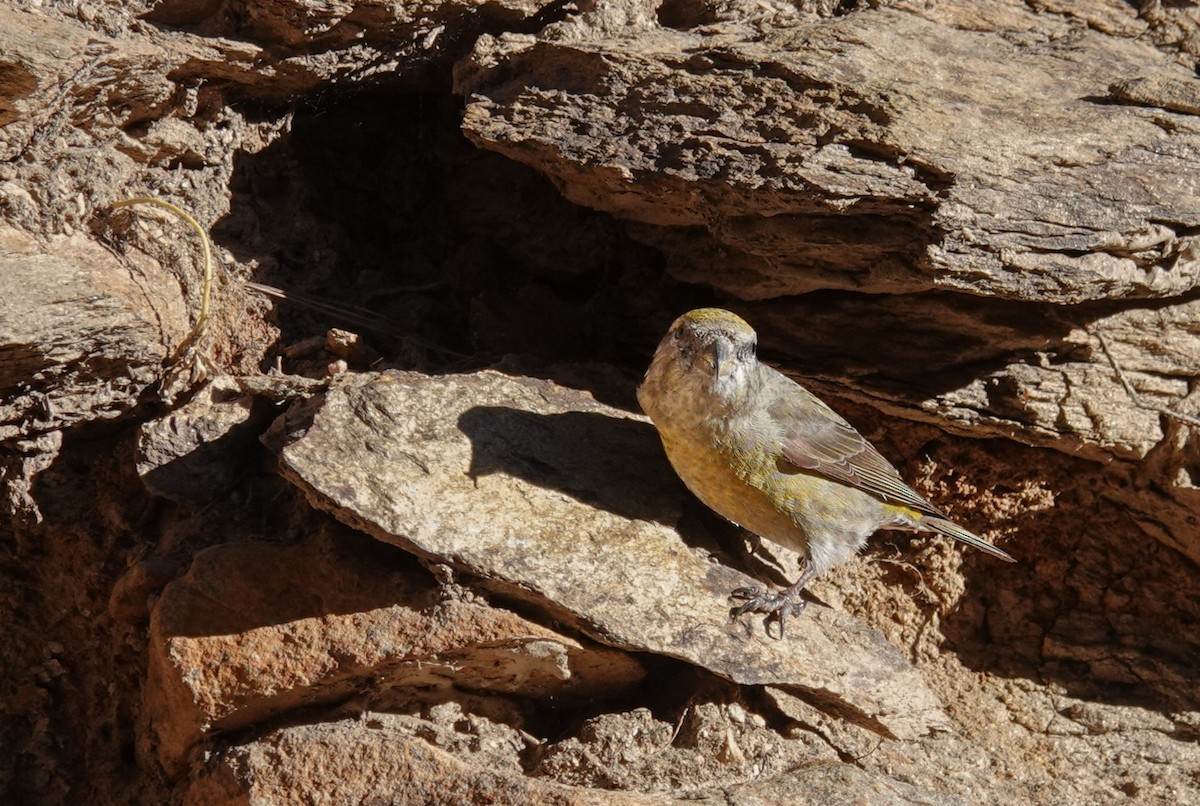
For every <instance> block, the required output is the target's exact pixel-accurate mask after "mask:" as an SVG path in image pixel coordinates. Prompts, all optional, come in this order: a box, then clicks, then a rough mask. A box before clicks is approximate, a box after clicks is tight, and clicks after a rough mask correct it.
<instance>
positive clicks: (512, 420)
mask: <svg viewBox="0 0 1200 806" xmlns="http://www.w3.org/2000/svg"><path fill="white" fill-rule="evenodd" d="M301 414H304V415H311V417H312V421H311V422H310V423H309V422H299V421H297V418H298V417H299V416H300V415H301ZM280 431H281V432H286V433H289V434H290V435H291V436H290V437H289V440H290V441H289V442H288V444H286V445H284V447H283V448H282V450H281V452H280V460H281V465H282V469H283V472H284V474H285V475H286V476H287V477H288V478H290V479H291V480H292V481H294V482H295V483H296V484H298V485H299V486H300V487H301V488H302V489H304V490H305V492H306V494H307V495H308V498H309V500H310V501H311V502H312V503H313V504H314V505H315V506H317V507H320V508H322V509H326V510H328V511H330V512H332V513H333V514H334V515H335V516H337V517H338V518H339V519H341V520H343V521H345V522H346V523H349V524H351V525H353V526H356V527H357V528H359V529H362V530H363V531H366V532H367V533H369V534H371V535H373V536H375V537H377V538H379V539H380V540H384V541H387V542H389V543H394V544H395V545H398V546H401V547H403V548H405V549H407V550H409V551H412V552H414V553H416V554H418V555H419V556H421V557H425V558H427V559H429V560H433V561H436V562H439V563H446V564H449V565H451V566H453V567H455V568H458V569H461V570H463V571H465V572H468V573H470V574H472V575H475V576H478V577H481V578H482V579H483V580H484V583H485V584H486V585H488V587H490V588H491V589H493V590H495V591H497V592H499V593H503V594H504V595H507V596H512V597H516V598H519V599H522V600H524V601H526V602H528V603H530V604H533V605H535V606H536V607H538V608H539V609H541V610H542V611H543V612H545V613H546V614H548V615H549V616H551V617H553V618H555V619H557V620H559V621H561V622H563V623H565V624H568V625H570V626H571V627H573V628H575V629H578V630H580V631H582V632H584V633H585V634H587V635H589V636H591V637H593V638H595V639H597V640H600V641H603V642H605V643H608V644H612V645H614V646H619V647H622V648H626V649H632V650H638V651H644V652H653V653H657V654H663V655H669V656H671V657H675V658H680V659H683V660H686V661H688V662H690V663H694V664H696V665H699V666H702V667H704V668H706V669H709V670H710V671H712V672H714V673H716V674H717V675H720V676H721V677H724V678H727V679H729V680H733V681H735V682H737V683H742V684H749V685H756V684H773V685H780V686H785V687H789V688H792V689H793V690H795V691H798V692H801V693H803V695H804V696H806V697H808V698H809V699H812V700H814V701H817V702H820V703H821V704H823V705H824V706H825V707H829V708H834V709H836V710H838V711H839V712H840V713H842V714H843V715H845V716H848V717H849V718H850V719H852V720H854V721H858V722H861V723H863V724H866V725H869V726H872V727H873V728H874V729H875V730H877V731H879V732H880V733H883V734H885V735H894V736H898V737H914V736H919V735H922V734H924V733H926V732H928V731H929V730H933V729H945V728H946V726H947V722H946V719H945V716H944V714H943V713H942V711H941V708H940V706H939V704H938V702H937V700H936V698H935V697H934V696H933V695H932V694H931V693H930V691H929V690H928V689H927V688H926V687H925V685H924V683H923V682H922V681H921V679H920V677H919V676H918V675H917V674H916V672H915V671H914V670H913V669H912V667H911V666H910V665H909V663H908V662H907V661H906V660H904V659H903V658H902V657H901V656H900V654H899V653H898V652H896V650H895V649H894V648H893V647H891V646H890V645H889V644H888V643H887V642H886V641H884V640H883V639H882V637H880V636H879V635H878V634H876V633H874V632H873V631H871V630H869V629H867V628H866V627H864V626H863V625H862V624H860V623H858V622H856V621H855V620H853V619H851V618H848V617H846V616H844V615H842V614H840V613H838V612H836V611H833V610H829V609H826V608H823V607H819V606H815V605H814V606H810V607H809V608H808V610H807V611H806V613H805V614H804V617H803V618H802V619H798V620H796V621H795V622H794V623H793V624H792V625H791V631H790V636H789V638H788V639H787V640H784V641H775V640H769V639H767V638H765V637H764V636H763V635H762V634H761V632H760V628H759V626H758V624H757V623H754V624H753V631H752V632H753V634H749V633H750V632H751V631H750V630H748V629H747V628H746V627H745V626H743V625H740V624H731V623H730V622H729V617H728V613H729V610H728V604H727V601H726V597H727V595H728V594H729V592H730V591H731V590H733V589H734V588H737V587H740V586H743V585H747V584H752V583H753V582H754V580H752V579H750V578H748V577H746V576H745V575H743V574H741V573H740V572H737V571H735V570H733V569H732V568H729V567H726V566H724V565H721V564H720V563H719V562H717V561H716V559H715V558H714V557H713V556H712V554H711V553H710V552H709V551H707V550H705V549H704V548H703V547H701V546H697V545H691V544H689V543H688V541H687V539H686V536H685V535H683V534H681V533H680V532H679V531H678V519H679V511H678V509H677V507H678V503H679V501H680V500H681V498H682V497H683V496H684V495H686V492H685V491H684V489H683V487H682V486H681V485H680V484H679V483H678V481H677V480H676V479H675V476H674V474H673V472H672V471H671V469H670V467H669V466H668V464H667V462H666V460H665V458H664V457H663V455H662V452H661V448H660V446H659V444H658V439H657V436H656V434H655V432H654V430H653V428H652V427H651V426H650V424H649V423H648V422H647V421H646V420H645V419H643V418H641V417H637V416H634V415H631V414H629V413H628V412H624V411H621V410H618V409H614V408H612V407H609V406H605V405H602V404H600V403H598V402H596V401H595V400H594V399H592V398H591V396H590V395H588V394H586V393H583V392H578V391H574V390H571V389H566V388H563V387H559V386H556V385H554V384H552V383H549V382H546V381H539V380H532V379H527V378H514V377H508V376H505V375H501V374H499V373H495V372H490V371H489V372H481V373H477V374H473V375H458V376H455V375H451V376H445V377H428V376H423V375H419V374H416V373H387V374H382V375H374V374H368V375H356V376H344V377H341V378H337V379H335V380H334V381H333V382H332V384H331V388H330V390H329V391H328V392H327V393H326V394H325V396H324V397H323V398H314V400H313V401H311V402H309V403H307V404H305V405H304V407H303V409H302V410H301V411H300V412H295V413H293V415H292V416H291V417H290V418H289V423H288V424H287V426H286V427H283V428H281V429H280Z"/></svg>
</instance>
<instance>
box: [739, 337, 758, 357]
mask: <svg viewBox="0 0 1200 806" xmlns="http://www.w3.org/2000/svg"><path fill="white" fill-rule="evenodd" d="M737 357H738V360H739V361H749V360H750V359H752V358H754V342H752V341H748V342H744V343H742V344H739V345H738V348H737Z"/></svg>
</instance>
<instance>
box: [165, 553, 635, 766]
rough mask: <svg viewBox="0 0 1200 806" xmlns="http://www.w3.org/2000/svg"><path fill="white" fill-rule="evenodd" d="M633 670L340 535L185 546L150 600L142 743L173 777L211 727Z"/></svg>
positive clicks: (615, 685) (592, 687) (569, 682)
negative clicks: (179, 562)
mask: <svg viewBox="0 0 1200 806" xmlns="http://www.w3.org/2000/svg"><path fill="white" fill-rule="evenodd" d="M641 674H642V672H641V666H640V664H639V663H638V662H637V661H636V660H635V659H633V658H632V657H630V656H628V655H626V654H623V653H618V652H614V651H612V650H609V649H606V648H599V647H595V646H592V645H590V644H584V643H580V642H579V641H577V640H575V639H572V638H569V637H566V636H564V635H561V634H559V633H556V632H554V631H552V630H549V629H546V628H545V627H541V626H539V625H537V624H533V623H531V622H529V621H527V620H526V619H523V618H521V617H520V616H517V615H515V614H514V613H511V612H509V611H506V610H501V609H497V608H493V607H489V606H488V605H487V604H486V603H483V602H480V601H473V600H470V599H463V598H448V597H446V596H444V595H442V594H441V593H440V589H439V587H438V585H437V584H436V583H434V582H433V580H431V579H430V578H429V576H428V574H426V573H423V572H414V571H405V570H399V569H395V568H390V567H386V566H382V567H381V566H380V565H379V564H378V563H375V562H372V559H371V556H370V553H363V552H361V551H358V552H356V551H354V548H353V545H352V543H351V544H350V545H346V544H345V542H344V541H343V543H341V544H339V543H336V542H333V543H331V542H330V541H328V540H327V539H313V540H310V541H308V542H306V543H304V544H302V545H300V546H291V547H284V546H271V545H265V544H231V545H225V546H217V547H214V548H211V549H207V550H205V551H202V552H201V553H199V554H198V555H197V556H196V558H195V560H194V561H193V563H192V566H191V568H190V569H189V570H188V572H187V573H186V574H185V575H184V576H183V577H181V578H180V579H178V580H176V581H175V582H172V583H171V584H169V585H167V587H166V588H165V589H164V590H163V592H162V595H161V597H160V598H159V600H158V601H157V603H156V604H155V606H154V609H153V612H152V614H151V621H150V671H149V677H148V681H147V685H146V694H145V709H146V713H147V715H148V719H149V724H150V726H151V728H152V730H153V736H154V740H153V743H154V746H153V748H152V749H153V751H154V753H155V754H156V756H157V758H158V760H159V762H160V763H161V764H162V765H163V767H164V768H165V769H166V770H167V771H168V773H169V774H172V775H177V774H179V773H180V772H182V770H183V769H184V761H185V759H186V757H187V754H188V753H189V751H190V750H191V749H192V748H193V747H195V746H197V745H198V743H200V742H201V741H204V740H206V739H209V738H211V737H212V736H213V735H215V734H218V733H222V732H227V731H232V730H237V729H241V728H246V727H249V726H251V725H256V724H260V723H262V722H263V721H265V720H268V719H270V718H272V717H274V716H277V715H280V714H284V713H288V712H292V711H295V710H296V709H298V708H314V707H317V706H322V705H325V706H328V705H329V704H331V703H338V702H341V701H344V700H346V699H347V698H350V697H353V696H357V697H360V698H361V699H362V701H363V703H364V704H367V705H369V704H370V703H372V702H380V701H382V702H389V703H390V702H391V701H392V700H394V699H396V698H400V699H401V700H402V701H403V700H405V699H408V700H419V699H420V696H419V695H418V693H416V692H419V691H424V692H425V696H430V695H436V696H442V697H446V696H450V693H452V692H453V691H462V692H470V691H481V692H493V693H500V694H505V695H512V696H538V697H558V698H561V699H564V700H567V701H569V700H571V699H572V698H592V697H600V696H611V695H617V694H620V693H621V692H622V691H623V690H625V689H626V688H628V687H629V686H632V685H633V684H635V683H636V682H637V681H638V680H640V679H641ZM402 691H404V692H409V694H408V695H407V698H406V697H404V696H401V695H400V694H398V693H397V692H402ZM439 692H440V693H439ZM147 749H150V748H147Z"/></svg>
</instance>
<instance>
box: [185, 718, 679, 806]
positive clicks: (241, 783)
mask: <svg viewBox="0 0 1200 806" xmlns="http://www.w3.org/2000/svg"><path fill="white" fill-rule="evenodd" d="M413 732H414V731H413V728H412V727H411V726H410V725H408V724H406V723H405V721H403V720H401V719H398V718H396V717H394V716H391V715H388V714H378V715H376V714H371V715H368V716H367V718H366V719H365V720H364V721H362V722H350V721H342V722H331V723H326V724H318V725H301V726H297V727H290V728H283V729H281V730H278V731H275V732H273V733H270V734H268V735H267V736H264V737H263V738H261V739H259V740H257V741H253V742H249V743H247V744H244V745H240V746H235V747H232V748H230V749H228V750H226V751H224V752H222V753H219V754H217V755H216V756H214V757H213V759H212V760H211V761H210V762H209V764H208V765H207V767H206V768H205V769H204V770H203V771H202V772H201V774H200V775H198V776H197V777H196V778H195V779H194V781H193V783H192V784H191V785H190V787H189V788H188V791H187V794H186V795H185V797H184V802H185V803H187V804H189V806H209V805H210V804H211V806H218V804H227V803H290V802H294V801H297V800H303V799H304V798H305V797H307V796H310V795H311V794H312V793H314V792H320V793H322V795H323V796H325V797H328V798H329V799H330V800H332V801H333V802H336V803H374V802H381V803H395V804H427V805H428V806H436V805H437V804H445V806H457V804H463V803H496V804H526V803H528V804H542V803H546V804H550V803H553V804H562V805H563V806H575V805H576V804H578V805H579V806H583V805H584V804H596V805H597V806H599V804H605V805H606V806H607V804H613V806H618V805H620V806H625V804H628V805H629V806H633V805H634V804H639V805H640V804H645V806H651V804H655V803H661V802H662V801H661V799H660V798H658V797H652V796H647V795H638V794H635V793H625V792H600V791H595V790H591V791H589V790H587V789H582V788H579V787H570V786H563V785H561V784H555V783H553V782H550V781H540V780H537V779H530V778H525V777H524V776H522V775H521V774H520V773H519V772H514V771H503V772H498V771H493V770H490V769H487V768H484V767H480V766H476V765H474V764H472V763H471V762H470V761H468V760H464V758H463V757H461V756H457V755H452V754H451V753H448V752H446V751H444V750H439V749H437V748H435V747H432V746H431V745H430V744H429V743H428V742H426V741H424V740H422V739H420V738H416V737H414V736H413V735H412V733H413Z"/></svg>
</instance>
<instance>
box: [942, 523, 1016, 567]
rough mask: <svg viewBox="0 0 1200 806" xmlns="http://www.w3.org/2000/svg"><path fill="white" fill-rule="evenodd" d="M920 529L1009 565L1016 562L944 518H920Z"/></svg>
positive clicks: (977, 536) (980, 538)
mask: <svg viewBox="0 0 1200 806" xmlns="http://www.w3.org/2000/svg"><path fill="white" fill-rule="evenodd" d="M921 528H922V529H923V530H926V531H930V532H937V533H938V534H943V535H947V536H948V537H953V538H954V539H955V540H961V541H962V542H964V543H966V544H967V545H968V546H974V547H975V548H977V549H979V550H980V551H986V552H987V553H988V554H990V555H992V556H993V557H999V558H1000V559H1002V560H1005V561H1007V562H1010V563H1015V562H1016V560H1014V559H1013V558H1012V557H1010V556H1008V554H1006V553H1005V552H1003V551H1001V550H1000V549H998V548H996V547H995V546H993V545H992V544H991V543H989V542H987V541H986V540H984V539H983V538H982V537H980V536H979V535H975V534H971V533H970V532H968V531H967V530H966V529H964V528H962V527H961V526H959V525H958V524H957V523H954V522H952V521H948V520H946V519H945V518H939V517H936V516H934V515H926V516H925V517H923V518H921Z"/></svg>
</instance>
